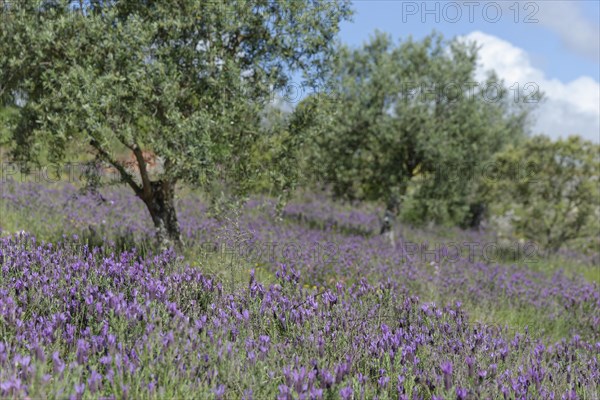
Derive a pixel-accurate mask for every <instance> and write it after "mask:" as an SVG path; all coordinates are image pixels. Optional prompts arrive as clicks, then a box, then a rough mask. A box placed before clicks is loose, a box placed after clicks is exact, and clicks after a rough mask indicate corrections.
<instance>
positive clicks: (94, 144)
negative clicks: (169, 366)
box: [90, 139, 142, 196]
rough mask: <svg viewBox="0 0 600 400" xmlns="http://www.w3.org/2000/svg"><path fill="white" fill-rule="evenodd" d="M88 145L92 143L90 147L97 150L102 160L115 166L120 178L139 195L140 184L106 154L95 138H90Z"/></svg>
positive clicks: (140, 192) (140, 191) (140, 190)
mask: <svg viewBox="0 0 600 400" xmlns="http://www.w3.org/2000/svg"><path fill="white" fill-rule="evenodd" d="M90 145H92V147H94V148H95V149H96V150H97V151H98V154H99V155H100V157H101V158H102V159H103V160H105V161H106V162H108V163H109V164H110V165H112V166H113V167H115V168H116V169H117V171H119V173H120V174H121V178H122V179H123V180H124V181H125V182H126V183H127V184H129V186H130V187H131V188H132V189H133V191H134V192H135V194H136V195H138V196H140V195H141V194H142V188H140V186H139V185H138V184H137V183H135V181H134V180H133V176H131V174H130V173H129V172H127V170H126V169H125V168H124V167H123V166H122V165H121V164H120V163H119V162H117V161H116V160H115V159H113V158H112V157H111V156H110V154H108V152H107V151H106V150H104V149H103V148H102V146H100V143H98V141H97V140H95V139H92V140H91V141H90Z"/></svg>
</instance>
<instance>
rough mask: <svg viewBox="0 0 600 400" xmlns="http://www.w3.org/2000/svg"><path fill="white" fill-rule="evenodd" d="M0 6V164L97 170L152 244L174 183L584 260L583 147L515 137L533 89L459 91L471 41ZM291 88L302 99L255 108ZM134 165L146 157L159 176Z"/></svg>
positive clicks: (106, 10) (213, 7)
mask: <svg viewBox="0 0 600 400" xmlns="http://www.w3.org/2000/svg"><path fill="white" fill-rule="evenodd" d="M145 3H148V4H145ZM0 12H1V13H2V30H1V31H0V100H1V101H2V110H1V112H0V130H1V131H0V140H1V141H2V143H1V145H2V147H3V148H4V149H6V151H7V154H9V155H10V157H11V160H13V161H22V162H25V163H38V164H39V163H44V162H50V161H64V160H73V159H77V160H84V161H86V162H90V163H96V164H105V165H109V166H111V167H112V168H114V169H115V170H116V171H118V173H119V177H120V180H121V182H122V183H124V184H127V185H128V186H130V187H131V188H132V189H133V190H134V192H135V193H136V195H137V196H138V197H139V198H140V199H141V200H142V201H143V202H144V203H145V204H146V206H147V208H148V211H149V213H150V216H151V218H152V221H153V222H154V225H155V226H156V229H157V235H158V238H159V241H160V242H162V243H164V244H169V243H173V242H174V243H179V242H180V232H179V227H178V221H177V214H176V210H175V206H174V204H175V203H174V198H175V192H176V188H180V187H192V188H198V189H200V190H202V191H204V192H205V193H207V194H209V195H210V197H211V198H212V199H213V200H214V201H213V205H214V209H215V210H217V213H223V212H226V208H227V207H234V206H236V205H238V204H239V202H240V201H243V199H244V198H247V196H248V195H250V194H253V193H262V194H268V195H270V196H273V197H277V198H279V199H280V200H281V202H280V205H281V204H284V203H285V201H286V200H287V199H288V198H289V197H290V196H291V195H292V194H293V193H294V191H295V190H296V189H298V188H305V189H309V190H326V191H327V192H328V193H330V195H331V196H332V197H334V198H336V199H339V200H342V201H369V202H377V203H382V204H385V205H386V206H387V207H388V208H389V209H390V210H394V212H397V213H398V214H399V217H400V219H401V220H402V221H404V222H406V223H410V224H413V225H418V224H430V223H434V224H443V225H450V226H460V227H463V228H478V227H481V226H482V224H487V225H488V226H490V225H491V226H492V228H493V229H497V230H502V235H503V236H506V237H507V238H509V239H515V240H517V239H522V240H533V241H536V242H539V243H540V244H542V245H543V247H544V248H545V249H546V250H547V251H549V252H553V251H556V250H557V249H558V248H559V247H561V246H562V245H564V244H566V243H573V244H574V245H575V244H578V246H579V247H585V248H597V245H598V238H597V236H598V235H597V233H598V222H597V221H598V219H599V218H598V217H599V216H600V212H599V206H598V201H599V193H598V176H599V148H598V145H596V144H592V143H589V142H586V141H583V140H581V139H579V138H577V137H571V138H569V139H565V140H559V141H551V140H549V139H546V138H544V137H542V136H534V137H531V133H532V132H530V129H529V126H530V122H531V117H532V111H533V107H534V106H535V103H536V102H537V101H540V100H541V98H542V94H541V93H537V94H535V95H534V96H533V97H531V96H529V97H525V96H519V99H520V100H519V101H515V96H514V94H515V93H514V92H513V91H510V90H509V89H508V88H507V87H506V85H505V84H504V82H502V81H501V80H499V79H498V78H497V76H496V75H495V74H494V73H493V71H490V72H489V74H488V76H487V78H486V81H485V82H478V81H477V79H476V68H477V47H476V45H475V44H472V43H463V42H460V41H458V40H445V39H444V38H443V37H442V36H441V35H439V34H436V33H433V34H431V35H430V36H428V37H426V38H425V39H423V40H420V41H415V40H412V39H411V38H408V39H406V40H402V41H400V42H397V43H396V42H394V41H393V40H392V39H391V38H390V37H389V36H388V35H386V34H383V33H375V34H374V35H373V36H372V38H371V39H370V40H369V41H368V42H366V43H365V44H364V45H363V46H361V47H359V48H349V47H347V46H344V45H341V44H339V43H338V42H336V40H335V37H336V34H337V32H338V30H339V23H340V22H341V21H343V20H345V19H348V18H350V16H351V10H350V6H349V3H348V2H346V1H339V2H326V3H323V4H321V5H319V6H315V5H314V4H313V3H311V2H308V1H298V0H293V1H281V2H275V3H274V2H260V1H258V2H255V3H253V4H252V5H250V4H248V3H244V2H231V3H223V4H221V3H219V2H196V1H192V0H186V1H181V2H178V4H177V5H173V4H170V3H169V2H166V3H161V2H130V1H116V2H112V1H91V2H72V1H36V2H24V3H23V4H16V3H7V4H5V5H4V6H3V8H2V9H0ZM291 83H293V84H294V85H295V86H296V87H297V86H298V85H300V84H301V85H303V86H304V87H305V88H307V92H308V93H310V94H309V95H307V96H306V97H304V98H303V99H302V100H301V101H299V102H290V101H286V99H285V96H283V97H281V96H273V94H274V93H285V89H286V87H290V86H289V85H290V84H291ZM473 83H476V84H475V85H473ZM524 98H526V99H527V100H528V101H529V102H524V100H523V99H524ZM273 99H275V101H273ZM536 133H537V132H536ZM540 133H543V132H540ZM144 151H146V152H147V151H151V152H153V153H155V154H156V155H158V156H159V157H160V158H161V160H162V164H163V166H164V169H163V170H162V171H161V172H160V174H159V176H153V175H151V174H150V173H149V172H148V171H147V170H148V168H147V165H146V164H147V162H146V160H145V159H144V157H143V154H144V153H143V152H144ZM123 154H125V155H127V154H129V155H132V157H134V160H136V162H137V171H138V172H139V174H137V175H136V174H134V173H132V172H131V170H130V169H129V168H128V166H126V165H123V163H122V161H120V160H122V157H120V156H122V155H123ZM102 183H103V182H102V181H101V180H98V179H90V181H89V184H90V185H93V186H98V185H101V184H102ZM280 208H281V207H280ZM589 239H593V240H591V241H590V240H589Z"/></svg>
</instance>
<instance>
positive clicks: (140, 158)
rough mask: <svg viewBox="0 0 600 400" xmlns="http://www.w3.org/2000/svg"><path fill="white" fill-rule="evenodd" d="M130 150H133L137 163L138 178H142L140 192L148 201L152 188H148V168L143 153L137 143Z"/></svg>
mask: <svg viewBox="0 0 600 400" xmlns="http://www.w3.org/2000/svg"><path fill="white" fill-rule="evenodd" d="M131 150H133V154H134V155H135V159H136V160H137V163H138V167H139V168H138V169H139V170H140V176H141V177H142V192H143V193H144V197H145V198H146V199H150V197H151V196H152V187H151V186H150V177H149V176H148V168H147V165H146V160H144V153H143V152H142V149H140V146H138V144H137V143H134V145H133V146H131Z"/></svg>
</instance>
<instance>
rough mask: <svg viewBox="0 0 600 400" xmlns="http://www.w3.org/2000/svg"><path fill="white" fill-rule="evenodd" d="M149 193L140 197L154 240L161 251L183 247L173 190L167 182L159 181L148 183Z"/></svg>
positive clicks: (172, 186)
mask: <svg viewBox="0 0 600 400" xmlns="http://www.w3.org/2000/svg"><path fill="white" fill-rule="evenodd" d="M150 189H151V190H150V191H149V192H146V195H142V196H140V197H141V198H142V200H143V201H144V204H146V207H147V208H148V211H149V212H150V216H151V217H152V222H153V223H154V228H155V229H156V239H157V241H158V245H159V246H160V248H161V249H163V250H164V249H168V248H170V247H173V246H174V247H176V248H178V249H181V248H182V247H183V240H182V239H181V231H180V230H179V222H178V221H177V211H176V210H175V189H174V185H172V184H171V183H170V182H168V181H163V180H159V181H156V182H151V183H150Z"/></svg>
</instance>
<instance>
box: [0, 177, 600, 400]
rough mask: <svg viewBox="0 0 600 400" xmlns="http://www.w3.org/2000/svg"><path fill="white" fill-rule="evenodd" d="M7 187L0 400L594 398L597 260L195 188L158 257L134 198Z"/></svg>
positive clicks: (312, 202) (342, 209)
mask: <svg viewBox="0 0 600 400" xmlns="http://www.w3.org/2000/svg"><path fill="white" fill-rule="evenodd" d="M0 193H1V196H2V199H1V202H0V205H1V206H2V216H3V218H2V220H1V225H2V226H1V228H2V239H1V241H0V251H1V253H0V257H1V258H0V259H1V261H2V265H1V268H2V269H1V274H0V332H1V333H0V395H1V396H2V397H3V398H31V399H33V398H74V399H82V398H119V399H125V398H195V399H197V398H215V399H237V398H243V399H266V398H278V399H374V398H378V399H480V398H489V399H496V398H505V399H525V398H543V399H597V398H598V393H599V391H600V384H599V382H600V365H599V364H600V356H599V353H600V307H599V306H600V293H599V286H598V281H597V280H594V271H595V268H597V267H595V266H594V265H593V260H590V259H589V258H586V257H583V256H578V255H576V254H571V253H564V254H559V255H557V256H556V259H557V261H555V262H554V264H553V263H552V262H551V261H550V260H541V259H540V260H537V261H538V262H537V263H535V262H531V261H532V260H525V261H528V262H524V260H523V259H516V260H513V261H512V262H509V261H507V260H501V259H500V258H499V259H498V260H491V259H490V257H489V256H487V257H486V256H483V255H482V254H479V253H477V254H471V253H468V254H461V255H460V256H458V255H456V254H454V255H453V256H452V257H450V255H449V253H448V249H449V246H446V245H445V244H448V243H450V239H451V240H452V241H453V242H461V243H462V242H465V241H466V242H469V243H479V244H483V243H489V242H490V241H493V240H494V235H493V234H492V233H489V232H488V233H486V232H483V231H481V232H479V231H478V232H475V231H459V230H449V231H447V232H442V231H441V230H436V231H435V232H434V231H429V230H426V229H417V228H410V227H408V226H403V227H402V228H401V230H400V232H401V234H400V235H399V237H397V238H396V243H395V246H392V245H391V244H390V243H388V242H386V241H385V240H384V238H383V237H382V236H380V235H377V234H375V233H376V230H377V228H378V219H377V215H378V213H379V212H380V211H381V210H378V209H376V208H369V207H368V206H361V207H350V206H347V205H338V204H335V203H332V202H329V201H327V200H325V198H324V197H322V196H321V195H316V194H305V195H302V196H299V197H298V198H297V199H296V200H294V201H293V202H291V203H290V204H288V206H287V207H286V209H285V212H284V218H283V221H279V220H278V219H277V218H275V214H274V211H273V209H274V208H273V201H272V200H269V199H267V198H255V199H253V200H251V201H250V202H248V203H247V204H246V206H245V207H244V208H243V209H242V210H239V212H237V213H234V214H232V215H231V216H230V217H226V218H220V220H217V219H213V218H209V217H207V216H206V205H204V204H203V202H202V200H201V198H200V197H199V196H198V195H195V194H194V193H187V194H182V195H181V197H180V199H179V200H178V210H179V215H180V221H181V226H182V231H183V233H184V241H185V242H186V251H185V252H184V254H183V255H177V254H175V253H174V252H173V251H165V252H161V253H156V252H154V253H153V251H152V247H151V246H150V245H148V244H145V243H149V241H150V239H151V238H152V226H151V224H150V223H149V221H148V218H144V216H145V214H144V213H146V212H147V211H146V210H145V209H144V208H143V206H142V204H141V202H139V200H137V199H136V198H135V196H134V195H133V194H130V193H129V192H127V191H124V190H120V189H111V190H103V191H102V193H103V199H100V198H99V197H98V196H96V195H85V196H81V195H78V192H77V190H76V188H75V187H73V186H71V185H69V184H57V185H41V184H38V183H32V182H29V183H15V182H5V183H2V187H1V191H0ZM19 231H23V232H21V233H17V232H19ZM449 238H450V239H449ZM411 243H412V244H415V243H416V244H419V245H423V244H425V245H426V249H427V251H425V252H421V251H407V247H408V246H407V245H408V244H411ZM533 261H536V260H533ZM561 263H563V264H562V265H565V268H564V270H563V269H562V268H561V267H560V265H561ZM555 264H556V265H555ZM567 267H568V268H567ZM567 269H571V271H570V272H569V271H567ZM573 271H576V272H573ZM584 276H587V278H586V277H584ZM590 277H591V278H590Z"/></svg>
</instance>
